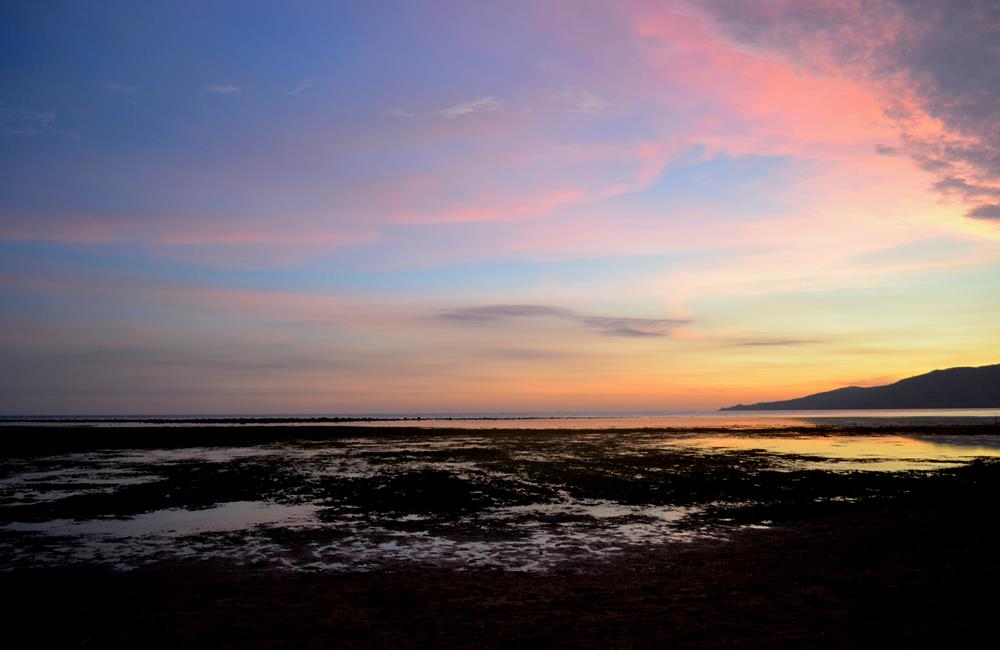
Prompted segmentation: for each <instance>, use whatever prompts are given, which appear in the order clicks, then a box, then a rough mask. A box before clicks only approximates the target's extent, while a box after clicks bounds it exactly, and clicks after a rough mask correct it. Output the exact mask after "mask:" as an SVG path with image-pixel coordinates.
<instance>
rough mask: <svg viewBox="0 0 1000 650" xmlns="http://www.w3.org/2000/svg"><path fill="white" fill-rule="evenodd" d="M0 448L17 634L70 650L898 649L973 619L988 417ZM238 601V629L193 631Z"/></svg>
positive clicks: (182, 432)
mask: <svg viewBox="0 0 1000 650" xmlns="http://www.w3.org/2000/svg"><path fill="white" fill-rule="evenodd" d="M5 433H6V434H7V435H6V436H5V441H4V442H3V443H2V445H0V448H2V449H3V453H2V456H0V580H2V581H3V583H4V585H5V592H6V593H8V594H12V593H19V594H22V595H23V598H20V599H19V600H18V602H17V604H15V605H14V606H13V607H14V609H13V610H9V611H18V612H19V614H18V616H14V617H12V618H11V621H12V623H13V624H14V626H15V627H16V628H18V631H19V632H20V633H29V636H28V637H25V638H30V630H29V629H27V628H26V627H25V626H27V622H28V621H36V622H37V621H39V620H41V618H40V617H49V616H51V617H54V618H55V619H58V620H64V621H73V622H74V625H71V626H69V627H62V626H59V627H57V628H52V629H44V626H39V628H38V630H37V632H38V633H39V634H43V635H44V634H49V635H56V637H57V640H59V641H60V642H63V643H70V644H72V643H82V642H84V641H86V640H87V639H91V640H100V641H101V645H105V644H112V645H113V644H115V643H121V644H125V643H127V642H128V640H129V639H131V640H132V641H138V640H140V639H141V640H142V641H143V642H144V643H146V644H147V645H152V646H156V645H158V644H159V645H161V646H163V647H171V646H177V645H186V644H191V643H205V644H208V643H213V644H216V643H221V644H222V645H224V646H225V645H229V646H230V647H238V646H243V645H247V641H248V637H246V636H245V634H251V632H250V631H253V630H256V632H253V634H255V635H256V636H254V637H253V638H255V639H257V641H259V643H257V642H256V641H255V643H257V645H261V646H263V647H271V646H274V645H282V644H283V643H285V642H286V641H287V639H286V636H287V635H292V636H291V637H288V638H292V639H293V641H290V642H289V643H291V644H292V645H298V646H301V645H310V644H313V645H316V646H317V647H321V646H325V645H329V644H334V645H360V646H365V645H385V644H392V645H422V644H428V643H430V644H433V645H456V646H468V645H483V646H504V645H512V646H517V645H524V644H525V643H529V642H530V641H531V640H532V639H533V638H536V639H538V640H541V641H543V642H546V643H548V644H550V645H551V644H554V645H561V644H566V645H586V646H594V647H598V646H600V647H606V646H607V645H624V646H630V645H649V644H653V643H661V642H668V641H688V642H692V643H702V642H705V643H714V642H716V641H718V642H726V643H736V644H740V645H767V643H766V642H767V641H771V640H774V639H778V640H781V639H784V640H787V641H788V642H789V643H793V642H802V641H809V640H810V639H812V640H821V639H823V638H834V639H840V640H841V643H840V644H841V645H844V644H846V645H867V644H865V643H859V644H855V643H848V641H850V640H851V639H854V638H855V637H853V636H843V635H844V632H843V630H841V629H840V628H839V627H838V625H837V624H836V622H837V621H838V620H840V621H841V624H846V623H845V622H844V620H842V618H843V617H845V616H851V617H861V618H860V619H858V620H862V619H863V621H864V623H863V625H866V626H870V627H872V629H873V630H874V629H879V630H881V629H882V628H883V626H884V627H885V633H886V634H892V635H895V636H893V637H892V638H893V639H896V640H900V641H905V642H906V643H907V644H909V645H917V646H920V645H924V644H926V643H929V642H930V641H932V640H938V639H940V638H943V637H941V636H940V635H942V634H944V633H945V631H946V630H950V632H949V633H950V634H953V635H954V634H959V635H961V634H964V633H971V632H972V631H973V630H975V629H976V626H977V625H978V623H979V622H982V621H984V620H986V619H977V618H976V614H975V613H976V612H978V611H979V609H977V608H978V606H979V605H980V604H986V603H988V602H990V603H991V602H995V598H994V597H993V596H990V595H984V596H983V597H982V598H974V597H973V594H974V593H975V592H977V590H979V589H980V588H985V587H987V586H988V583H987V582H985V581H986V580H987V579H990V577H991V576H993V577H995V576H996V575H997V574H998V570H997V567H998V563H997V560H996V559H995V558H994V551H993V550H992V548H993V546H992V545H993V544H995V542H996V540H997V536H996V533H997V524H996V522H995V516H994V513H995V512H996V503H995V500H996V495H997V494H1000V491H998V489H997V488H998V487H1000V435H998V434H1000V431H998V430H997V429H996V427H995V426H991V425H968V426H944V427H942V426H936V427H919V426H913V427H906V426H904V427H848V426H822V427H810V428H800V427H784V428H782V427H768V428H762V429H758V430H739V431H734V430H732V429H725V428H721V429H712V428H689V429H639V430H623V429H615V430H583V429H577V430H519V429H501V428H496V429H482V428H480V429H474V430H472V429H470V430H461V429H448V430H440V429H422V428H417V427H398V428H393V429H376V428H371V427H364V426H356V427H329V428H325V427H309V428H308V429H304V428H301V427H300V428H296V427H281V426H267V425H247V426H240V427H230V428H211V427H204V428H202V427H194V428H185V429H180V428H176V427H136V428H129V427H114V428H111V427H101V426H96V427H83V426H63V427H25V428H23V429H20V428H17V427H6V428H5ZM984 593H985V592H984ZM74 594H75V595H76V598H75V599H74V597H73V595H74ZM872 598H880V599H881V602H880V604H879V610H878V611H881V612H882V615H883V618H882V619H877V617H876V614H875V611H874V610H870V609H862V608H861V607H862V605H863V604H865V603H867V604H869V605H871V604H872V603H871V599H872ZM890 600H891V601H892V602H891V603H890V602H889V601H890ZM445 601H449V602H454V603H458V604H457V605H456V606H455V607H448V606H447V604H446V602H445ZM737 601H738V602H737ZM143 603H144V605H142V607H145V608H146V610H148V611H146V610H143V611H145V612H146V613H143V614H141V615H138V619H137V618H136V613H135V609H136V608H138V607H140V604H143ZM958 603H962V604H963V605H962V608H960V611H958V610H956V611H952V610H953V609H954V608H955V607H957V604H958ZM770 606H773V607H778V608H779V609H780V608H784V609H780V611H771V610H768V607H770ZM265 608H268V611H267V613H266V614H264V613H261V612H258V615H255V616H251V617H250V618H249V619H247V620H244V624H245V625H246V626H247V630H250V631H244V632H245V634H244V632H237V631H235V630H233V629H229V632H230V635H229V636H225V637H221V636H220V637H218V638H216V636H215V634H216V631H215V630H214V628H212V626H211V624H210V623H209V620H208V618H206V617H207V616H208V615H209V614H208V612H215V613H216V614H217V615H218V616H217V619H216V625H222V626H223V627H226V626H228V625H230V624H235V621H238V620H243V619H244V618H246V617H247V616H248V615H249V612H256V611H257V610H258V609H265ZM788 608H796V609H795V610H794V611H791V610H788ZM925 610H928V611H930V610H934V611H936V612H938V613H939V614H941V615H940V616H935V617H934V618H926V617H923V618H921V617H920V616H918V612H924V611H925ZM320 611H322V612H323V613H322V614H321V613H320ZM129 612H132V614H131V615H129V616H126V614H128V613H129ZM765 612H766V613H765ZM949 612H950V613H949ZM925 613H926V612H925ZM279 614H280V615H279ZM118 615H121V616H122V620H121V621H120V624H118V625H115V624H113V623H112V620H113V619H114V618H115V617H116V616H118ZM942 616H943V618H942ZM314 617H316V618H314ZM484 617H485V618H484ZM699 617H700V618H701V619H704V620H706V621H711V625H708V626H707V627H705V626H703V627H698V626H697V625H696V624H695V622H694V621H695V619H698V618H699ZM250 619H252V620H250ZM137 620H145V621H147V623H148V625H147V627H145V628H139V627H136V626H137V625H138V623H136V621H137ZM546 621H548V623H546ZM602 621H603V622H602ZM769 621H770V622H769ZM851 624H852V625H858V624H861V623H858V622H853V623H851ZM288 626H291V627H288ZM552 626H555V627H552ZM543 628H544V629H543ZM772 628H773V629H772ZM144 630H145V631H144ZM281 630H285V632H284V633H282V632H281ZM560 630H561V631H560ZM766 630H772V631H774V630H777V631H779V632H780V634H779V635H778V636H776V637H774V639H767V638H764V637H759V636H756V635H759V634H761V633H763V632H764V631H766ZM486 632H489V635H487V636H480V635H481V634H486ZM532 634H534V635H535V637H532V636H531V635H532ZM817 634H822V635H832V636H825V637H824V636H820V637H816V636H815V635H817ZM136 635H138V636H136ZM147 635H148V636H149V638H147ZM283 635H284V636H283ZM560 635H561V636H560ZM782 635H784V636H782ZM838 635H839V636H838ZM282 639H285V641H282ZM251 645H252V644H251Z"/></svg>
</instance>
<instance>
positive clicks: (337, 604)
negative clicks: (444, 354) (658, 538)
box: [0, 428, 1000, 648]
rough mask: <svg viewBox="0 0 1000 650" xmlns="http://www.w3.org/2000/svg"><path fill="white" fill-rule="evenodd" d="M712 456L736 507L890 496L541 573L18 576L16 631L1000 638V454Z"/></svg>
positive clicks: (32, 636) (158, 640)
mask: <svg viewBox="0 0 1000 650" xmlns="http://www.w3.org/2000/svg"><path fill="white" fill-rule="evenodd" d="M259 433H260V432H254V434H253V435H251V436H249V439H251V440H257V441H258V442H259V440H260V438H259V437H258V434H259ZM854 433H857V432H854ZM911 433H912V432H911ZM922 433H923V434H925V435H938V434H946V435H948V436H956V435H962V434H963V433H965V434H968V435H990V434H995V433H996V431H990V430H985V429H976V430H975V431H962V430H956V429H954V428H947V430H944V431H937V432H928V431H923V432H922ZM160 434H161V435H169V432H162V431H161V432H160ZM67 435H76V434H67ZM116 435H117V434H116ZM226 435H230V434H226ZM337 435H340V434H339V433H338V434H337ZM8 440H9V438H8ZM70 442H72V444H73V445H74V446H76V445H80V444H81V441H80V440H78V439H74V440H71V441H70ZM106 442H107V439H104V440H102V443H106ZM232 443H233V439H230V440H229V441H228V443H227V444H232ZM157 444H162V441H161V442H160V443H157ZM199 444H204V439H200V440H199ZM11 451H12V450H8V453H10V452H11ZM15 453H27V452H26V451H25V449H24V445H21V446H20V447H19V449H18V450H17V451H16V452H15ZM730 461H731V458H729V457H720V458H719V463H729V462H730ZM706 463H707V464H701V465H698V466H697V467H695V468H694V469H693V470H692V473H691V474H690V475H685V476H686V478H685V480H691V479H692V477H693V476H698V477H700V478H699V479H698V481H696V482H695V483H693V484H692V485H693V486H694V488H696V489H698V490H706V489H718V487H719V484H720V483H719V481H721V484H726V485H728V484H730V483H732V482H734V481H735V482H736V483H738V485H736V486H734V487H731V488H729V489H730V490H731V491H733V492H734V494H733V495H732V498H733V499H734V500H737V501H740V500H746V497H747V496H748V495H751V494H760V493H761V491H762V490H763V492H764V493H767V494H771V495H773V494H783V493H785V492H789V491H794V490H795V489H798V488H804V489H805V491H806V492H809V493H810V494H811V495H812V496H815V495H827V496H829V495H835V494H840V493H842V492H843V490H844V489H845V487H846V488H849V489H850V490H851V491H852V494H854V493H866V492H871V493H872V495H873V496H872V497H871V498H863V499H858V500H838V499H832V498H820V499H816V498H809V499H798V498H795V497H794V495H792V494H790V495H789V498H787V499H767V500H759V502H758V503H756V504H755V505H753V506H752V507H749V508H747V507H741V508H740V509H739V510H737V511H734V512H727V514H731V515H732V514H737V513H738V516H739V517H743V518H745V520H746V521H748V522H751V521H759V520H760V519H761V518H766V519H767V521H769V522H771V523H770V527H769V528H767V529H752V528H736V529H730V530H729V532H728V533H727V534H726V535H725V538H724V539H723V538H720V539H710V538H706V539H702V540H700V541H696V542H693V543H679V542H677V543H665V544H658V545H649V546H645V547H639V548H632V549H628V550H627V551H625V552H623V553H620V554H617V555H615V556H614V557H611V558H602V559H600V560H599V561H598V560H594V559H591V558H587V557H586V556H581V557H580V558H579V559H577V560H575V561H572V562H568V563H563V564H561V565H559V566H558V567H556V568H554V569H552V570H549V571H545V572H541V573H529V574H519V573H512V572H509V571H504V570H498V569H472V570H456V569H455V568H442V567H435V566H427V565H415V564H408V563H399V564H397V565H394V566H385V567H382V568H380V569H379V570H377V571H368V572H337V571H289V570H283V569H279V568H274V567H268V566H263V565H261V566H246V565H244V564H239V563H233V562H223V561H201V562H199V561H178V560H165V561H160V562H154V563H152V564H149V565H146V566H142V567H140V568H137V569H135V570H132V571H114V570H111V569H109V568H107V567H104V566H92V565H75V566H57V567H30V568H18V569H14V570H10V571H6V572H3V573H0V589H2V593H4V594H5V600H6V601H7V603H6V605H5V608H4V612H5V617H4V618H5V624H4V627H5V636H6V637H7V639H10V640H12V641H13V644H12V645H11V646H9V647H40V646H45V645H49V646H62V647H80V646H82V647H116V646H117V647H126V646H129V647H136V646H142V647H207V646H213V647H263V648H272V647H315V648H325V647H421V646H423V647H427V646H433V647H527V646H533V645H545V646H556V647H558V646H563V647H566V646H571V647H595V648H596V647H602V648H603V647H662V646H663V645H664V644H670V645H675V646H676V645H679V646H682V647H686V646H693V647H698V646H716V647H718V646H725V647H732V646H737V647H776V646H784V647H803V646H808V647H873V646H879V647H886V646H888V647H940V646H952V647H953V646H956V645H961V644H963V643H966V644H968V643H971V642H972V641H973V640H975V639H976V635H977V634H993V633H994V631H993V629H992V621H993V616H994V611H995V609H996V605H997V603H998V595H997V585H998V584H1000V582H998V579H1000V558H998V556H997V548H998V542H1000V537H998V533H1000V523H998V521H997V518H996V516H995V513H996V512H997V503H996V498H997V495H998V494H1000V489H998V488H1000V464H998V463H997V461H995V460H981V461H975V462H972V463H971V464H967V465H963V466H962V467H958V468H949V469H944V470H940V471H936V472H932V473H930V474H926V473H924V474H919V475H918V474H913V473H904V474H902V475H896V474H888V475H886V474H885V473H882V472H874V473H871V472H869V473H851V474H850V475H849V477H848V478H842V479H837V480H835V481H832V482H830V480H829V477H826V476H825V473H822V472H821V473H816V472H805V473H803V474H802V475H796V476H792V477H791V479H794V480H791V479H790V478H789V477H788V476H787V475H788V473H787V472H785V473H783V474H782V473H770V472H763V473H752V474H751V476H752V477H753V484H744V483H743V482H741V480H736V479H737V478H738V477H735V476H733V475H730V474H726V475H724V476H722V477H721V478H718V477H717V478H715V479H713V478H712V476H713V472H717V471H719V470H720V468H721V467H722V465H721V464H719V463H715V461H711V462H708V461H706ZM793 474H794V473H793ZM806 479H808V480H806ZM789 481H791V482H789ZM809 481H812V482H809ZM796 486H797V487H796ZM586 487H587V488H588V489H592V487H593V486H591V485H589V484H588V485H587V486H586ZM609 489H610V488H609ZM741 490H742V491H743V492H741ZM727 498H728V497H727ZM987 638H989V637H987Z"/></svg>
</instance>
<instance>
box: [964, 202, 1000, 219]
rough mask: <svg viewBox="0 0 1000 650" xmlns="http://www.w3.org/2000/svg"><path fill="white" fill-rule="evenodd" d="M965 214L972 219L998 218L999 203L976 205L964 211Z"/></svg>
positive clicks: (999, 214)
mask: <svg viewBox="0 0 1000 650" xmlns="http://www.w3.org/2000/svg"><path fill="white" fill-rule="evenodd" d="M965 216H967V217H972V218H973V219H1000V204H997V203H993V204H984V205H977V206H976V207H974V208H972V209H971V210H969V211H968V212H966V213H965Z"/></svg>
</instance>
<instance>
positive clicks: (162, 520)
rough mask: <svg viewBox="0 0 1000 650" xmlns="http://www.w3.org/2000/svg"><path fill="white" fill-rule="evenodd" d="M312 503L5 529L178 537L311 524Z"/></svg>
mask: <svg viewBox="0 0 1000 650" xmlns="http://www.w3.org/2000/svg"><path fill="white" fill-rule="evenodd" d="M316 510H317V508H316V506H313V505H303V506H286V505H279V504H276V503H259V502H254V501H234V502H231V503H224V504H222V505H219V506H216V507H214V508H203V509H201V510H184V509H181V508H172V509H169V510H155V511H153V512H146V513H143V514H141V515H136V516H135V517H127V518H124V519H88V520H84V521H72V520H66V519H54V520H51V521H43V522H36V523H22V522H14V523H12V524H9V525H8V526H6V529H7V530H11V531H20V532H34V533H47V534H51V535H106V536H109V537H136V536H142V535H163V536H168V537H172V536H181V535H195V534H198V533H221V532H231V531H236V530H245V529H247V528H253V527H254V526H259V525H262V524H280V525H281V526H283V527H286V528H290V527H297V526H301V525H305V524H308V523H311V522H312V521H313V515H315V513H316Z"/></svg>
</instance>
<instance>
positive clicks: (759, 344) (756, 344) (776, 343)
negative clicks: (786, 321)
mask: <svg viewBox="0 0 1000 650" xmlns="http://www.w3.org/2000/svg"><path fill="white" fill-rule="evenodd" d="M822 343H826V341H820V340H815V339H740V340H738V341H732V342H730V345H733V346H736V347H742V348H764V347H794V346H797V345H819V344H822Z"/></svg>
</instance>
